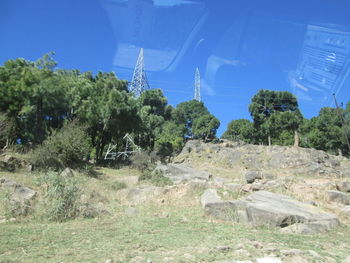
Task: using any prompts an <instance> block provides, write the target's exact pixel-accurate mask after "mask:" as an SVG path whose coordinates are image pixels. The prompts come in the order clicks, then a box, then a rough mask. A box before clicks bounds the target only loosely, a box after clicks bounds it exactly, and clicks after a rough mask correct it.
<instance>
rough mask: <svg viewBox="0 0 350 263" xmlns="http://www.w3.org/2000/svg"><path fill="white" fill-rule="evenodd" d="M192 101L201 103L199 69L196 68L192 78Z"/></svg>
mask: <svg viewBox="0 0 350 263" xmlns="http://www.w3.org/2000/svg"><path fill="white" fill-rule="evenodd" d="M194 99H195V100H197V101H201V100H202V98H201V75H200V73H199V69H198V68H196V73H195V77H194Z"/></svg>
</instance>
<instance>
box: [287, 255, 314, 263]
mask: <svg viewBox="0 0 350 263" xmlns="http://www.w3.org/2000/svg"><path fill="white" fill-rule="evenodd" d="M283 263H309V261H307V260H306V259H305V258H303V257H301V256H299V255H294V256H289V257H286V258H284V259H283Z"/></svg>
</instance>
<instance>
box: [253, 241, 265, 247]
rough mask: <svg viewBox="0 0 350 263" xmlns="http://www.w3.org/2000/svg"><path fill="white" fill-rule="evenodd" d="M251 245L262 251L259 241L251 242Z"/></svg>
mask: <svg viewBox="0 0 350 263" xmlns="http://www.w3.org/2000/svg"><path fill="white" fill-rule="evenodd" d="M252 245H253V246H254V247H255V248H258V249H262V248H263V247H264V246H263V245H262V244H261V243H260V242H259V241H253V243H252Z"/></svg>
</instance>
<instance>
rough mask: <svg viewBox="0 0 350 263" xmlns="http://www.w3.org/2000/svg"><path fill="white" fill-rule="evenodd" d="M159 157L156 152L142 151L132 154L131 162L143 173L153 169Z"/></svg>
mask: <svg viewBox="0 0 350 263" xmlns="http://www.w3.org/2000/svg"><path fill="white" fill-rule="evenodd" d="M157 160H158V158H157V156H156V153H155V152H147V151H142V152H140V153H136V154H133V155H132V156H131V164H132V166H133V167H134V168H136V169H137V170H139V171H140V172H141V173H146V172H149V171H153V169H154V168H155V166H156V165H155V163H156V162H157Z"/></svg>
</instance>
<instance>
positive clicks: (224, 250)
mask: <svg viewBox="0 0 350 263" xmlns="http://www.w3.org/2000/svg"><path fill="white" fill-rule="evenodd" d="M216 249H217V250H219V251H222V252H226V251H229V250H231V249H232V248H231V247H230V246H217V247H216Z"/></svg>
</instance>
